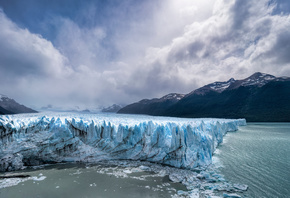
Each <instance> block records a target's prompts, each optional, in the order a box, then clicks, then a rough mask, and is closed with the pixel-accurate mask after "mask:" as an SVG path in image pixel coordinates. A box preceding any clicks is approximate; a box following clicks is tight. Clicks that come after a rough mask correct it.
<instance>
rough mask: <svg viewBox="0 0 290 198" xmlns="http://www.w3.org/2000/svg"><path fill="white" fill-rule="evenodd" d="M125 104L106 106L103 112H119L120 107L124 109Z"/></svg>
mask: <svg viewBox="0 0 290 198" xmlns="http://www.w3.org/2000/svg"><path fill="white" fill-rule="evenodd" d="M123 107H124V106H123V105H119V104H113V105H111V106H109V107H105V108H103V109H102V112H107V113H116V112H118V111H119V110H120V109H122V108H123Z"/></svg>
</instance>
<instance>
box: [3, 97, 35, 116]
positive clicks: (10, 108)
mask: <svg viewBox="0 0 290 198" xmlns="http://www.w3.org/2000/svg"><path fill="white" fill-rule="evenodd" d="M0 107H1V109H0V112H2V114H15V113H37V111H35V110H33V109H30V108H28V107H26V106H24V105H21V104H19V103H17V102H16V101H15V100H13V99H11V98H8V97H7V96H5V95H0ZM3 109H4V110H3Z"/></svg>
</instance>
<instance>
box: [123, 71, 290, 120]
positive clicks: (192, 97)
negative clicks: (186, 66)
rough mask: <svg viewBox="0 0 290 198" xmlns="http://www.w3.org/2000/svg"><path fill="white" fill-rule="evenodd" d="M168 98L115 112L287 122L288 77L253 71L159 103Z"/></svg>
mask: <svg viewBox="0 0 290 198" xmlns="http://www.w3.org/2000/svg"><path fill="white" fill-rule="evenodd" d="M169 96H175V94H168V95H166V96H164V97H162V98H159V99H152V100H148V99H145V100H141V101H140V102H137V103H134V104H131V105H128V106H126V107H124V108H122V109H121V110H120V111H119V112H118V113H130V114H134V113H135V114H148V115H157V116H160V115H162V116H175V117H218V118H239V117H244V118H247V119H248V120H250V121H290V78H289V77H275V76H273V75H270V74H265V73H260V72H257V73H254V74H253V75H251V76H249V77H248V78H245V79H242V80H235V79H234V78H231V79H229V80H228V81H225V82H214V83H210V84H208V85H205V86H203V87H201V88H198V89H196V90H194V91H192V92H190V93H189V94H186V95H183V94H181V95H180V97H177V96H178V94H176V96H175V98H180V99H179V100H177V99H176V100H173V99H172V100H163V99H165V98H168V97H169ZM169 98H170V97H169ZM173 98H174V97H173ZM169 101H170V102H169Z"/></svg>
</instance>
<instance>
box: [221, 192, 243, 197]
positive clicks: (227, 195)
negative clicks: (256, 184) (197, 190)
mask: <svg viewBox="0 0 290 198" xmlns="http://www.w3.org/2000/svg"><path fill="white" fill-rule="evenodd" d="M223 197H227V198H241V196H240V195H238V194H235V193H232V194H227V193H224V194H223Z"/></svg>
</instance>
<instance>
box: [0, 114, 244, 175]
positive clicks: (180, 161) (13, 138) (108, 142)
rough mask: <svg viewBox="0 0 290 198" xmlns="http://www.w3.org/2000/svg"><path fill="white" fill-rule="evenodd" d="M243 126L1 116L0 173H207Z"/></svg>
mask: <svg viewBox="0 0 290 198" xmlns="http://www.w3.org/2000/svg"><path fill="white" fill-rule="evenodd" d="M52 115H53V116H52ZM54 116H55V117H54ZM245 124H246V122H245V120H244V119H239V120H226V119H181V118H168V117H150V116H136V115H134V116H133V115H131V116H130V115H126V116H125V115H117V114H106V115H101V114H99V115H98V114H95V115H92V114H91V115H89V114H83V115H81V114H59V115H56V114H55V113H54V114H51V115H49V114H48V115H46V116H42V117H41V116H39V114H38V115H36V114H30V116H27V115H26V116H23V115H13V116H0V171H10V170H17V169H21V168H23V166H29V165H39V164H45V163H52V162H53V163H55V162H76V161H82V162H97V161H100V160H111V159H116V160H117V159H128V160H142V161H150V162H156V163H160V164H166V165H170V166H174V167H178V168H186V169H194V168H205V167H207V166H208V165H209V164H211V163H212V154H213V152H214V150H215V148H216V147H217V145H218V144H219V143H221V142H222V141H223V136H224V135H225V133H226V132H228V131H235V130H237V129H238V126H240V125H245Z"/></svg>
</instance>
